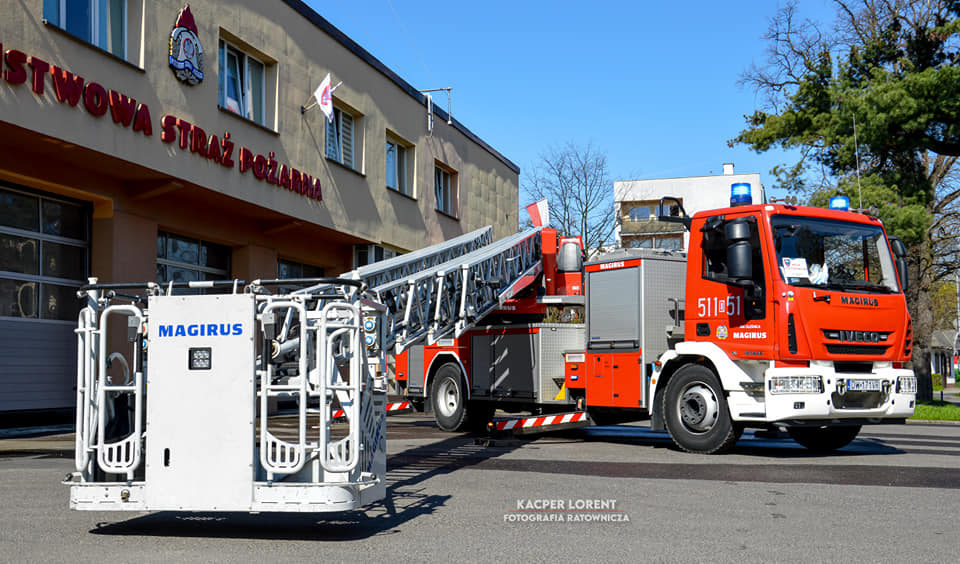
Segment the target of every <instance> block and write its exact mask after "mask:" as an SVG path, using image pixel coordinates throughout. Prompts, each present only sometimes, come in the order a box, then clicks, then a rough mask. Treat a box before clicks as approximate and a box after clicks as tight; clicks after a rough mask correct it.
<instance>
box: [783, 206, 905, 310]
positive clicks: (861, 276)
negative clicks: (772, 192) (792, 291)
mask: <svg viewBox="0 0 960 564" xmlns="http://www.w3.org/2000/svg"><path fill="white" fill-rule="evenodd" d="M770 224H771V225H772V227H773V240H774V246H775V248H776V251H777V264H778V266H779V267H780V275H781V276H782V277H783V279H784V281H786V282H787V283H788V284H792V285H794V286H811V287H817V288H824V289H833V290H855V291H860V292H883V293H892V292H898V291H899V286H898V284H897V275H896V270H895V268H894V266H893V258H892V257H891V256H890V248H889V246H888V245H887V240H886V238H885V237H884V234H883V230H882V229H881V228H880V227H879V226H875V225H864V224H862V223H851V222H847V221H837V220H831V219H815V218H810V217H797V216H789V215H778V216H773V217H772V218H770Z"/></svg>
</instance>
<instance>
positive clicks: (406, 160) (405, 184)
mask: <svg viewBox="0 0 960 564" xmlns="http://www.w3.org/2000/svg"><path fill="white" fill-rule="evenodd" d="M412 154H413V149H412V148H411V147H409V146H408V145H407V144H405V143H403V142H402V141H399V140H397V139H396V138H394V137H392V136H389V135H388V136H387V158H386V162H387V166H386V173H387V188H390V189H392V190H396V191H397V192H400V193H401V194H404V195H407V196H410V197H411V198H412V197H413V188H412V186H411V184H412V182H411V181H410V175H409V171H410V169H411V166H410V156H411V155H412Z"/></svg>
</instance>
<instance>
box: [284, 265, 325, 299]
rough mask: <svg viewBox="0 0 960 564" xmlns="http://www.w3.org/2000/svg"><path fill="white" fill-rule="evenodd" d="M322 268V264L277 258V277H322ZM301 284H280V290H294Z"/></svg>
mask: <svg viewBox="0 0 960 564" xmlns="http://www.w3.org/2000/svg"><path fill="white" fill-rule="evenodd" d="M323 277H324V269H323V267H322V266H311V265H309V264H304V263H302V262H296V261H292V260H284V259H277V278H280V279H289V278H323ZM302 287H303V286H294V285H291V286H280V287H279V288H278V290H280V291H281V292H294V291H296V290H299V289H300V288H302Z"/></svg>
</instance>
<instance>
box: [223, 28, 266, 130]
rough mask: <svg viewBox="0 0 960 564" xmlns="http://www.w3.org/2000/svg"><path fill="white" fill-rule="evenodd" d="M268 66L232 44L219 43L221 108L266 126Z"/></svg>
mask: <svg viewBox="0 0 960 564" xmlns="http://www.w3.org/2000/svg"><path fill="white" fill-rule="evenodd" d="M265 69H266V66H265V65H264V63H263V62H262V61H260V60H258V59H257V58H255V57H253V56H252V55H249V54H247V53H245V52H243V51H241V50H240V49H239V48H237V47H235V46H233V45H231V44H230V43H227V42H225V41H224V40H222V39H221V40H220V83H219V96H220V99H219V103H220V107H221V108H224V109H225V110H228V111H231V112H233V113H235V114H237V115H239V116H242V117H245V118H247V119H249V120H250V121H253V122H255V123H258V124H260V125H263V126H265V125H266V117H265V116H266V109H265V98H266V76H265V74H266V70H265Z"/></svg>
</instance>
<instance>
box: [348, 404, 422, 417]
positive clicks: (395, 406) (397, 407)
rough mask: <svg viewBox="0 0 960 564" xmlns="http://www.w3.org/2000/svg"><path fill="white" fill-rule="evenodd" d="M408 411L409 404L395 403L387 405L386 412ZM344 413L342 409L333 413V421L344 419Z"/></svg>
mask: <svg viewBox="0 0 960 564" xmlns="http://www.w3.org/2000/svg"><path fill="white" fill-rule="evenodd" d="M407 409H410V402H408V401H399V402H396V403H388V404H387V412H388V413H389V412H391V411H404V410H407ZM346 415H347V414H346V413H345V412H344V411H343V410H342V409H338V410H336V411H334V412H333V419H339V418H341V417H346Z"/></svg>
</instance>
